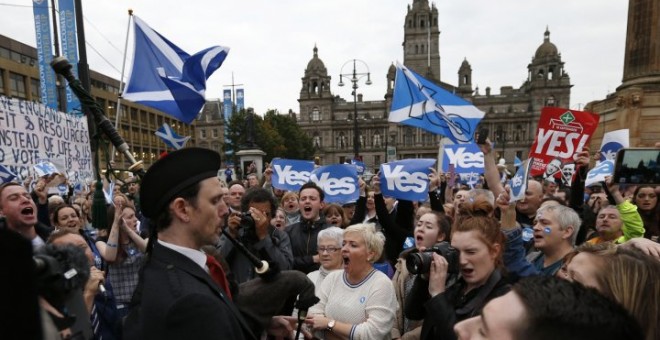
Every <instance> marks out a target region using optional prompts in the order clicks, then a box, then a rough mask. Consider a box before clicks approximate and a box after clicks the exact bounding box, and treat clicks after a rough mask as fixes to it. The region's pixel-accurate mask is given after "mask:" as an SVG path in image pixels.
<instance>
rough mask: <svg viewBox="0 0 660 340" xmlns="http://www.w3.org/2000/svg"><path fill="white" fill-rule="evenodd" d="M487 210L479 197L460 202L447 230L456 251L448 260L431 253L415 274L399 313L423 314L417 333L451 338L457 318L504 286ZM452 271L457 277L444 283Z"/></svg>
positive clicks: (495, 229) (499, 241)
mask: <svg viewBox="0 0 660 340" xmlns="http://www.w3.org/2000/svg"><path fill="white" fill-rule="evenodd" d="M492 211H493V207H492V206H491V205H490V204H489V203H488V202H487V201H486V200H483V199H481V198H477V199H476V200H475V201H474V202H473V203H471V204H470V203H467V204H463V205H461V209H460V211H459V214H458V215H457V216H456V220H455V222H454V225H453V227H452V234H451V245H452V247H453V248H455V249H456V251H457V252H458V255H457V256H456V258H454V259H453V260H452V259H451V257H450V256H448V257H449V261H450V262H452V263H449V262H448V259H446V258H445V257H443V256H441V255H439V254H437V253H433V261H432V263H431V266H430V271H429V273H427V274H425V275H418V276H417V278H416V279H415V282H414V284H413V288H412V290H411V292H410V295H409V297H408V299H407V301H406V302H405V313H406V316H407V317H408V318H409V319H413V320H420V319H424V324H423V326H422V336H421V339H442V340H448V339H456V335H455V334H454V331H453V328H454V325H455V324H456V323H457V322H459V321H462V320H465V319H467V318H471V317H473V316H476V315H479V314H481V310H482V308H483V307H484V305H485V304H486V303H487V302H488V301H490V300H491V299H493V298H496V297H498V296H502V295H504V294H506V293H507V292H508V291H509V290H510V287H509V285H508V284H507V283H506V281H505V280H504V278H503V277H502V274H501V273H500V269H501V268H503V261H502V254H503V253H504V249H503V248H504V243H505V239H504V234H502V232H501V231H500V228H499V223H498V221H497V220H496V219H495V218H494V217H492ZM456 262H458V263H456ZM453 274H460V277H459V279H458V280H457V281H456V282H455V283H454V284H451V285H450V286H446V283H447V282H448V280H447V278H448V277H450V276H452V275H453ZM424 277H425V278H424ZM451 281H452V280H449V282H451Z"/></svg>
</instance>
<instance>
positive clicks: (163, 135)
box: [156, 123, 190, 150]
mask: <svg viewBox="0 0 660 340" xmlns="http://www.w3.org/2000/svg"><path fill="white" fill-rule="evenodd" d="M156 136H158V137H160V139H162V140H163V142H165V144H167V146H169V147H170V148H173V149H175V150H179V149H183V147H185V146H186V143H187V142H188V140H189V139H190V136H186V137H181V136H179V135H177V134H176V132H174V129H172V127H170V126H169V124H167V123H163V126H161V127H160V128H158V130H156Z"/></svg>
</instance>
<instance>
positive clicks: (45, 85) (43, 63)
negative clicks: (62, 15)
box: [5, 0, 57, 110]
mask: <svg viewBox="0 0 660 340" xmlns="http://www.w3.org/2000/svg"><path fill="white" fill-rule="evenodd" d="M32 11H33V13H34V31H35V33H36V38H37V61H38V62H39V84H40V85H39V91H40V96H41V102H42V103H43V104H44V105H46V106H48V107H50V108H51V109H55V110H57V87H56V84H55V81H56V80H55V71H53V68H51V67H50V62H51V61H52V60H53V40H52V39H51V37H50V33H51V32H50V15H49V13H50V9H49V8H48V1H47V0H32ZM5 86H6V85H5Z"/></svg>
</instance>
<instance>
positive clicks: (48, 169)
mask: <svg viewBox="0 0 660 340" xmlns="http://www.w3.org/2000/svg"><path fill="white" fill-rule="evenodd" d="M32 168H33V169H34V172H35V173H36V174H37V177H44V176H49V175H52V174H57V173H59V171H58V170H57V167H55V165H54V164H53V163H52V162H48V161H41V162H39V163H37V164H35V165H33V166H32Z"/></svg>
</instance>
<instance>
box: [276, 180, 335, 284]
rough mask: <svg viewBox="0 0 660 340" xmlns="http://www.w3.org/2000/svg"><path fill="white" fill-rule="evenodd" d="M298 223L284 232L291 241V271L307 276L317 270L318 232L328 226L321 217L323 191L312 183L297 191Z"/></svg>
mask: <svg viewBox="0 0 660 340" xmlns="http://www.w3.org/2000/svg"><path fill="white" fill-rule="evenodd" d="M299 196H300V222H298V223H294V224H292V225H290V226H289V227H288V228H287V229H286V232H287V233H288V234H289V238H290V239H291V250H292V252H293V269H296V270H300V271H301V272H303V273H305V274H307V273H310V272H313V271H315V270H317V269H319V255H318V253H317V251H316V246H317V236H318V234H319V231H321V230H323V229H325V228H327V227H328V226H329V225H328V224H327V223H326V222H325V217H324V216H321V209H323V199H324V197H325V195H324V193H323V190H322V189H321V188H320V187H319V186H318V185H316V184H315V183H313V182H308V183H305V184H304V185H303V186H302V187H301V188H300V191H299Z"/></svg>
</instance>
